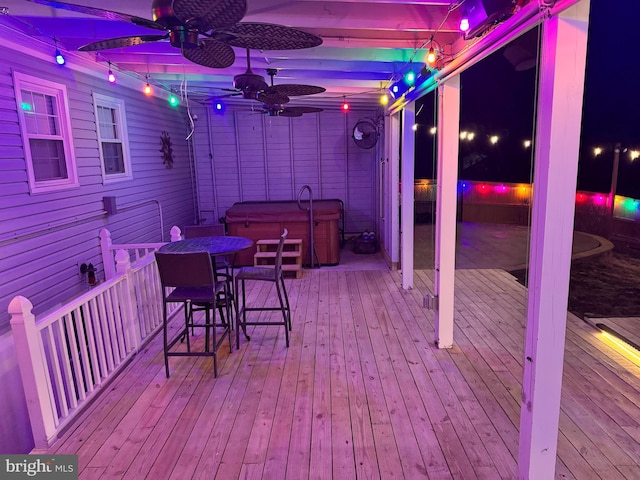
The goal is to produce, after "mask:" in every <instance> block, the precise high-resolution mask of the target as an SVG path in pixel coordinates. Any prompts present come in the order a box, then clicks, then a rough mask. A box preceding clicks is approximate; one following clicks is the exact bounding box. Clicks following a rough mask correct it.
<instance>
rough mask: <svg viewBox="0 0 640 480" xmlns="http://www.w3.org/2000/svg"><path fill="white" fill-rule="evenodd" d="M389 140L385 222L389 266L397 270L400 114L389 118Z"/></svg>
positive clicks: (398, 254) (398, 249)
mask: <svg viewBox="0 0 640 480" xmlns="http://www.w3.org/2000/svg"><path fill="white" fill-rule="evenodd" d="M389 123H390V133H391V136H390V140H389V167H390V168H389V178H388V182H387V185H388V192H389V211H388V215H387V218H389V219H390V220H389V221H388V222H387V223H388V225H389V227H390V229H391V230H390V238H391V246H390V248H389V254H390V256H391V266H392V267H393V268H397V267H398V264H399V262H400V217H399V212H400V114H399V113H395V114H393V115H391V117H390V118H389Z"/></svg>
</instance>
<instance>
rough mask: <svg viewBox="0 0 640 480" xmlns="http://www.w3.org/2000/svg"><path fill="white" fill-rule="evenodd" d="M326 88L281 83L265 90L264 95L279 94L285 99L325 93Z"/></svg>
mask: <svg viewBox="0 0 640 480" xmlns="http://www.w3.org/2000/svg"><path fill="white" fill-rule="evenodd" d="M325 91H326V88H323V87H316V86H315V85H299V84H295V83H289V84H287V83H283V84H280V85H272V86H271V87H269V88H268V89H266V90H265V92H266V93H271V92H275V93H279V94H281V95H286V96H287V97H296V96H299V95H315V94H317V93H322V92H325Z"/></svg>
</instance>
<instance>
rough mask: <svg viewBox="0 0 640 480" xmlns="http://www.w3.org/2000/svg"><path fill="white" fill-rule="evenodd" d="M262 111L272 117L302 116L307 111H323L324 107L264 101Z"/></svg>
mask: <svg viewBox="0 0 640 480" xmlns="http://www.w3.org/2000/svg"><path fill="white" fill-rule="evenodd" d="M262 112H263V113H265V114H266V115H268V116H270V117H301V116H302V115H303V114H305V113H318V112H322V108H318V107H303V106H291V107H287V106H285V105H282V104H268V103H263V104H262Z"/></svg>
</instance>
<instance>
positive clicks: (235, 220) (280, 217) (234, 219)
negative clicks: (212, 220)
mask: <svg viewBox="0 0 640 480" xmlns="http://www.w3.org/2000/svg"><path fill="white" fill-rule="evenodd" d="M303 205H308V202H304V203H303ZM343 213H344V212H343V203H342V201H341V200H314V201H313V217H314V222H313V223H314V227H313V242H314V245H315V248H316V252H317V254H318V260H317V261H318V262H319V263H320V264H321V265H337V264H339V263H340V238H341V231H342V230H341V229H342V225H343V218H344V217H343ZM225 222H226V224H227V234H228V235H236V236H239V237H247V238H250V239H251V240H253V241H254V243H255V242H257V241H258V240H264V239H276V238H279V237H280V235H281V234H282V231H283V230H284V229H285V228H286V229H287V230H288V231H289V235H288V237H287V238H301V239H302V258H303V264H309V254H308V250H309V234H310V225H309V211H308V210H301V209H300V208H298V203H297V202H296V201H293V200H292V201H283V202H279V201H278V202H239V203H235V204H233V206H232V207H231V208H229V209H228V210H227V212H226V216H225ZM255 252H256V247H255V245H254V246H253V247H252V248H251V249H248V250H244V251H242V252H239V253H238V255H237V257H236V261H235V264H236V265H253V254H254V253H255Z"/></svg>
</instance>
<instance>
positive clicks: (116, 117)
mask: <svg viewBox="0 0 640 480" xmlns="http://www.w3.org/2000/svg"><path fill="white" fill-rule="evenodd" d="M93 105H94V107H95V114H96V129H97V131H98V142H99V143H100V160H101V161H102V178H103V181H104V183H109V182H112V181H116V180H126V179H130V178H132V174H131V161H130V159H129V142H128V139H127V124H126V123H127V122H126V118H125V114H124V102H123V101H122V100H119V99H116V98H111V97H107V96H105V95H101V94H99V93H94V94H93Z"/></svg>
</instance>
